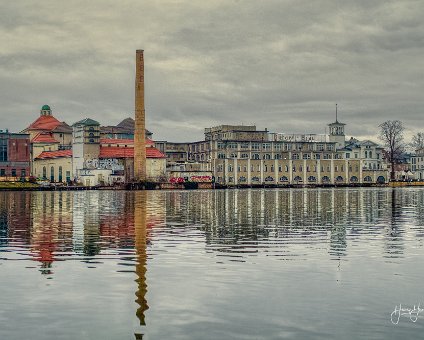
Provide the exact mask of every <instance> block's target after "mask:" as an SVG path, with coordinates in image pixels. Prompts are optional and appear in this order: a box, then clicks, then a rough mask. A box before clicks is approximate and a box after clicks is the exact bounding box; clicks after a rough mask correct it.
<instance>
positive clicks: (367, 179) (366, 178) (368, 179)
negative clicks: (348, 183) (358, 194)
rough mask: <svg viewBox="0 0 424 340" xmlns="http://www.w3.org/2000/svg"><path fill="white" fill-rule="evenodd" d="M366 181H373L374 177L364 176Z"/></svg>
mask: <svg viewBox="0 0 424 340" xmlns="http://www.w3.org/2000/svg"><path fill="white" fill-rule="evenodd" d="M364 182H368V183H369V182H372V178H371V176H366V177H365V178H364Z"/></svg>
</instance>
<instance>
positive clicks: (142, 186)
mask: <svg viewBox="0 0 424 340" xmlns="http://www.w3.org/2000/svg"><path fill="white" fill-rule="evenodd" d="M421 186H422V187H424V182H422V181H421V182H389V183H384V184H378V183H370V184H287V185H272V184H268V185H260V184H257V185H222V184H215V185H214V184H213V183H196V185H193V184H192V183H190V185H187V184H186V185H185V184H184V183H178V184H176V183H153V182H150V183H129V184H127V185H123V186H92V187H85V186H48V187H46V186H43V187H42V186H33V187H21V186H16V187H15V186H9V187H0V191H87V190H127V191H134V190H204V189H207V190H222V189H230V190H231V189H277V188H279V189H299V188H309V189H316V188H375V187H377V188H385V187H388V188H390V187H392V188H400V187H421Z"/></svg>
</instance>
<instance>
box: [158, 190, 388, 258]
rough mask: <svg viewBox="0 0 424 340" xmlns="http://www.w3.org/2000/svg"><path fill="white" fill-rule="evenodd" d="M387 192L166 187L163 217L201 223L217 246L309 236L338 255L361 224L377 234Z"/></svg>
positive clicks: (249, 249) (247, 248) (252, 245)
mask: <svg viewBox="0 0 424 340" xmlns="http://www.w3.org/2000/svg"><path fill="white" fill-rule="evenodd" d="M388 195H389V192H388V191H387V190H363V189H357V188H339V189H334V188H329V189H314V190H310V189H290V190H281V189H276V190H262V189H259V190H226V191H199V192H196V193H190V194H188V193H185V192H183V193H179V192H170V193H167V202H166V204H167V220H168V221H169V222H172V223H177V222H179V223H186V224H194V225H199V229H201V230H202V231H204V232H205V237H206V243H207V245H208V247H211V248H212V249H213V250H216V251H219V252H228V253H240V254H241V253H255V252H258V251H259V249H262V248H263V244H264V243H263V242H264V241H265V242H267V243H268V242H272V241H273V240H275V241H276V242H277V243H278V242H280V243H281V242H282V240H283V239H287V238H292V239H296V238H298V239H299V240H301V239H303V238H305V237H307V238H316V239H317V240H318V239H321V240H324V241H323V242H325V240H327V241H328V243H329V253H330V254H331V255H335V256H341V255H344V254H345V252H346V248H347V240H346V238H347V237H348V235H349V234H357V233H358V232H360V230H363V226H364V225H371V226H370V227H368V228H367V230H366V232H367V234H369V235H379V234H381V227H380V226H377V225H382V224H383V225H384V224H385V223H387V221H388V218H389V211H388V209H387V205H388V201H389V196H388ZM370 206H371V207H376V209H369V207H370ZM299 242H303V241H299ZM280 247H281V248H285V247H287V244H286V243H284V242H282V243H281V245H280Z"/></svg>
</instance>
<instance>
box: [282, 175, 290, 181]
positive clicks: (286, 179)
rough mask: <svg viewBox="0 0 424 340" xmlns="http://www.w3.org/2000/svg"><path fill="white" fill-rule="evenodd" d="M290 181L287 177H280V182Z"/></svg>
mask: <svg viewBox="0 0 424 340" xmlns="http://www.w3.org/2000/svg"><path fill="white" fill-rule="evenodd" d="M288 181H289V179H288V178H287V177H286V176H281V177H280V182H288Z"/></svg>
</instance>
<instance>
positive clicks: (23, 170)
mask: <svg viewBox="0 0 424 340" xmlns="http://www.w3.org/2000/svg"><path fill="white" fill-rule="evenodd" d="M25 176H26V170H25V169H21V177H25Z"/></svg>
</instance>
